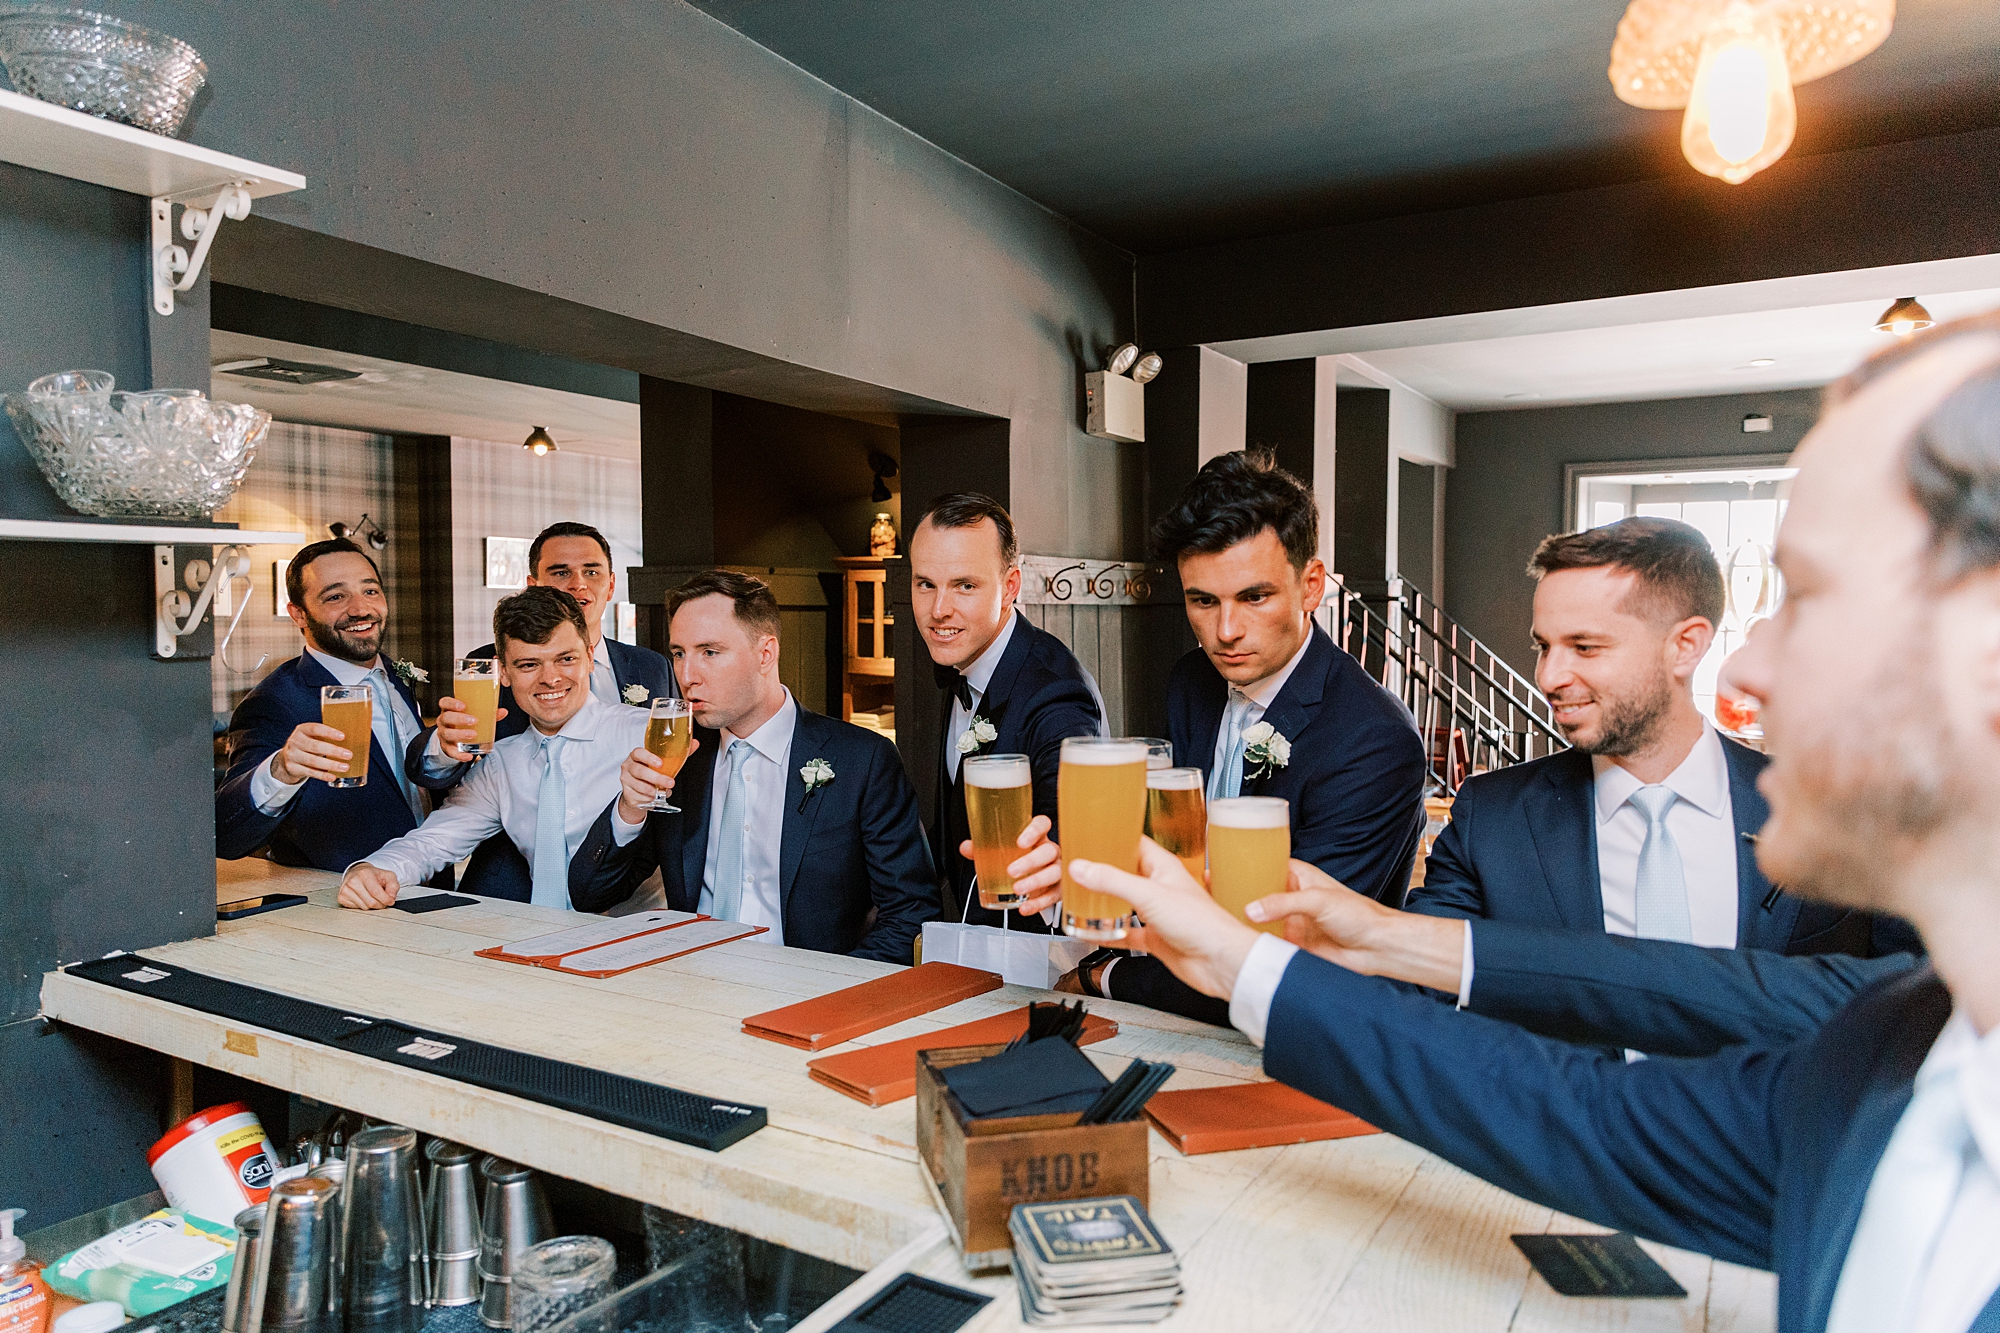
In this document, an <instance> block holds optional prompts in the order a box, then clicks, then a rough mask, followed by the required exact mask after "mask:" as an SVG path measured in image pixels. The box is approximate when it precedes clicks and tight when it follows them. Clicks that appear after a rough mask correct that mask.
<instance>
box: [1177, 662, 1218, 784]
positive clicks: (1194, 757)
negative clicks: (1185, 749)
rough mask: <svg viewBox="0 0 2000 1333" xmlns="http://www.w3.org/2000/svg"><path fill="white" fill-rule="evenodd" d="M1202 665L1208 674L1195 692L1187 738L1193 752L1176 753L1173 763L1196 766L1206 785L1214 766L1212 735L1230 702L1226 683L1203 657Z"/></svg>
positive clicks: (1214, 733)
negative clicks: (1189, 753)
mask: <svg viewBox="0 0 2000 1333" xmlns="http://www.w3.org/2000/svg"><path fill="white" fill-rule="evenodd" d="M1202 667H1203V669H1204V670H1205V671H1206V673H1207V674H1206V675H1204V676H1203V677H1202V678H1201V684H1200V685H1198V686H1196V688H1195V691H1194V699H1193V700H1192V704H1193V713H1194V730H1193V733H1192V734H1191V735H1190V736H1189V738H1188V739H1189V740H1190V741H1191V742H1192V743H1193V747H1194V753H1193V754H1191V755H1175V756H1174V762H1175V763H1177V764H1184V765H1186V766H1187V767H1189V768H1199V769H1200V770H1201V777H1202V786H1203V787H1206V786H1207V785H1208V782H1209V780H1210V778H1212V777H1213V776H1214V775H1213V774H1211V773H1210V772H1209V770H1210V769H1212V768H1214V767H1215V738H1216V736H1217V735H1218V734H1219V733H1220V732H1221V731H1222V712H1223V709H1225V708H1227V707H1228V705H1229V685H1228V682H1226V681H1224V680H1223V679H1222V676H1221V673H1219V672H1218V671H1216V669H1215V668H1214V667H1213V666H1212V665H1210V664H1209V663H1208V662H1207V661H1206V660H1205V659H1204V660H1203V662H1202Z"/></svg>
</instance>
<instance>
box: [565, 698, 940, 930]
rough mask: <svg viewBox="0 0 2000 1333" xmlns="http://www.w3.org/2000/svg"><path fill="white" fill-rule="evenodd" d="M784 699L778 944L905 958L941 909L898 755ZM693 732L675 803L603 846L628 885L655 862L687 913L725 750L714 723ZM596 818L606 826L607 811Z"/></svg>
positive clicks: (912, 792) (697, 893)
mask: <svg viewBox="0 0 2000 1333" xmlns="http://www.w3.org/2000/svg"><path fill="white" fill-rule="evenodd" d="M792 707H794V708H796V709H797V710H798V719H797V722H796V724H795V729H794V730H793V732H792V752H791V756H790V758H789V759H788V760H787V762H786V765H785V768H786V773H785V823H784V828H783V830H782V831H781V833H780V834H779V844H778V892H779V904H780V910H781V912H782V913H783V918H784V923H785V943H786V944H787V945H788V946H790V947H792V948H796V949H817V950H819V951H820V952H822V953H845V954H853V955H854V956H855V957H857V958H874V959H879V960H880V961H882V962H885V963H902V964H904V965H908V964H909V963H910V962H912V961H913V960H914V957H915V945H916V938H917V934H918V932H919V931H921V930H922V929H923V924H924V922H926V921H935V920H936V919H937V916H938V900H937V882H938V881H937V872H936V871H935V870H934V869H933V868H932V866H931V857H930V849H929V847H927V846H926V845H925V841H924V828H923V823H922V821H921V820H920V819H919V818H918V816H917V793H916V789H915V788H913V787H912V786H911V785H910V779H909V775H908V774H906V773H905V772H904V771H903V761H902V757H901V756H900V755H898V754H897V753H896V747H895V745H894V744H892V743H891V742H890V741H889V739H888V738H887V737H885V736H883V735H882V734H881V733H879V732H874V731H870V730H868V729H867V728H865V727H857V726H855V725H853V724H852V723H849V722H842V721H840V720H839V719H837V718H831V717H827V716H825V715H824V714H821V713H815V712H813V711H812V710H810V709H808V708H806V707H804V706H803V705H801V704H799V703H798V702H797V701H796V700H794V701H793V703H792ZM695 738H696V739H697V740H699V741H700V742H701V748H700V749H698V750H696V751H695V752H694V754H693V755H691V756H690V757H689V759H688V761H687V765H686V766H685V767H684V768H682V769H681V771H680V775H679V777H678V778H677V779H676V780H675V782H674V792H673V798H672V799H673V803H674V804H675V805H677V806H679V807H680V808H681V813H680V814H653V815H648V816H647V817H646V828H645V831H644V832H642V833H641V834H640V835H639V836H638V837H637V838H635V839H633V840H632V842H631V843H629V844H628V845H627V846H626V847H624V848H620V849H614V850H613V851H611V852H609V853H607V856H606V864H607V866H609V865H611V864H612V863H613V858H616V860H617V862H618V863H620V864H622V865H623V866H624V867H625V874H626V882H627V884H628V885H636V884H637V883H638V882H639V881H641V880H643V879H644V878H645V877H646V876H647V875H649V874H651V873H652V870H653V867H654V866H655V865H658V866H659V867H660V871H661V879H662V880H663V881H664V883H665V885H666V890H667V903H668V905H669V906H671V907H673V908H674V909H675V910H676V911H682V912H692V911H695V910H696V909H697V907H698V906H699V904H700V901H701V885H702V874H703V870H704V869H705V867H706V865H707V861H708V823H709V813H708V810H709V801H710V799H711V798H712V797H715V792H714V788H713V779H714V774H715V760H716V755H717V752H718V751H719V750H720V748H721V747H720V745H719V744H718V733H716V732H714V731H710V730H709V729H707V728H705V727H697V728H695ZM812 759H824V760H826V761H827V763H828V764H829V765H830V766H831V767H832V769H833V772H834V778H833V781H831V782H828V783H825V784H823V785H821V786H819V787H817V788H815V789H814V790H813V791H812V792H810V793H808V792H807V791H806V786H805V779H804V777H803V776H801V774H800V772H799V770H800V769H801V768H803V767H804V766H805V764H806V762H807V761H808V760H812ZM718 799H719V798H718ZM598 822H599V824H600V825H605V820H604V818H603V817H600V818H599V821H598ZM605 826H606V827H607V828H608V825H605ZM594 845H595V843H594V841H593V842H590V843H587V844H586V846H594ZM583 854H584V851H583V849H579V851H578V855H579V856H581V855H583Z"/></svg>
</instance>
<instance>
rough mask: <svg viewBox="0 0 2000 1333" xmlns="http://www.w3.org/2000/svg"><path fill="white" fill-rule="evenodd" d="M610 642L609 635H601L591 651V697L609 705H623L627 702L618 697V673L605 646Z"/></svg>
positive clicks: (609, 651)
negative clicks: (612, 665)
mask: <svg viewBox="0 0 2000 1333" xmlns="http://www.w3.org/2000/svg"><path fill="white" fill-rule="evenodd" d="M610 640H611V636H610V635H609V634H600V635H599V636H598V637H597V646H596V647H595V648H593V649H591V650H590V697H591V698H593V699H602V700H603V701H604V702H605V703H608V704H622V703H624V702H625V701H624V700H623V699H621V698H619V697H618V673H617V672H615V671H613V670H612V669H611V650H610V649H609V648H607V647H605V646H604V645H605V644H607V643H608V642H610Z"/></svg>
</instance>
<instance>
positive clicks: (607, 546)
mask: <svg viewBox="0 0 2000 1333" xmlns="http://www.w3.org/2000/svg"><path fill="white" fill-rule="evenodd" d="M551 537H588V538H590V539H591V540H592V541H594V542H596V543H597V544H598V545H599V546H601V547H603V548H604V563H605V564H607V565H608V564H610V563H611V543H610V542H608V541H606V540H604V534H603V533H601V532H599V531H598V530H597V529H596V528H593V527H591V526H590V524H588V523H551V524H549V525H548V526H547V527H546V528H543V529H542V530H541V531H540V532H538V533H536V534H535V540H534V541H533V542H532V543H530V544H529V546H528V572H529V573H530V574H532V573H534V572H535V571H537V570H539V569H540V568H541V567H542V547H543V546H545V545H547V544H548V540H549V538H551Z"/></svg>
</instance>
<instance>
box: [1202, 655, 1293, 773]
mask: <svg viewBox="0 0 2000 1333" xmlns="http://www.w3.org/2000/svg"><path fill="white" fill-rule="evenodd" d="M1311 647H1312V626H1311V625H1310V624H1308V625H1307V626H1306V640H1305V642H1304V643H1302V644H1300V645H1299V650H1298V651H1297V652H1295V653H1293V654H1292V660H1291V661H1289V662H1287V663H1285V664H1284V665H1283V666H1282V667H1279V668H1278V669H1277V670H1276V671H1273V672H1272V673H1271V674H1270V675H1268V676H1266V677H1264V679H1262V680H1260V681H1256V682H1254V683H1252V684H1249V685H1231V686H1230V687H1229V690H1228V697H1229V698H1230V699H1231V700H1232V701H1233V700H1234V698H1235V696H1236V695H1238V694H1240V695H1242V696H1243V697H1244V698H1245V699H1247V700H1249V701H1250V707H1249V713H1248V715H1247V716H1246V717H1245V718H1244V720H1243V729H1244V730H1245V731H1248V730H1249V729H1250V728H1252V727H1254V726H1256V725H1257V724H1258V723H1259V722H1262V721H1263V720H1264V714H1265V713H1266V712H1267V711H1268V710H1269V709H1270V707H1271V705H1272V704H1274V703H1276V702H1277V701H1278V693H1279V691H1281V690H1283V689H1284V688H1285V682H1286V681H1288V680H1290V679H1291V678H1292V673H1293V672H1294V671H1297V670H1298V669H1299V663H1301V662H1303V661H1305V660H1306V650H1307V649H1309V648H1311ZM1226 707H1227V705H1225V708H1226ZM1286 739H1290V738H1289V737H1287V738H1286ZM1228 744H1229V728H1228V727H1227V726H1222V727H1218V728H1216V732H1215V756H1214V757H1213V758H1212V759H1210V760H1209V764H1208V769H1209V772H1210V773H1213V772H1214V771H1215V770H1216V769H1218V768H1221V767H1222V766H1223V765H1224V764H1226V763H1228V762H1229V755H1228V753H1227V750H1226V748H1225V747H1226V746H1227V745H1228ZM1189 762H1190V763H1191V762H1193V761H1192V760H1189Z"/></svg>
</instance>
